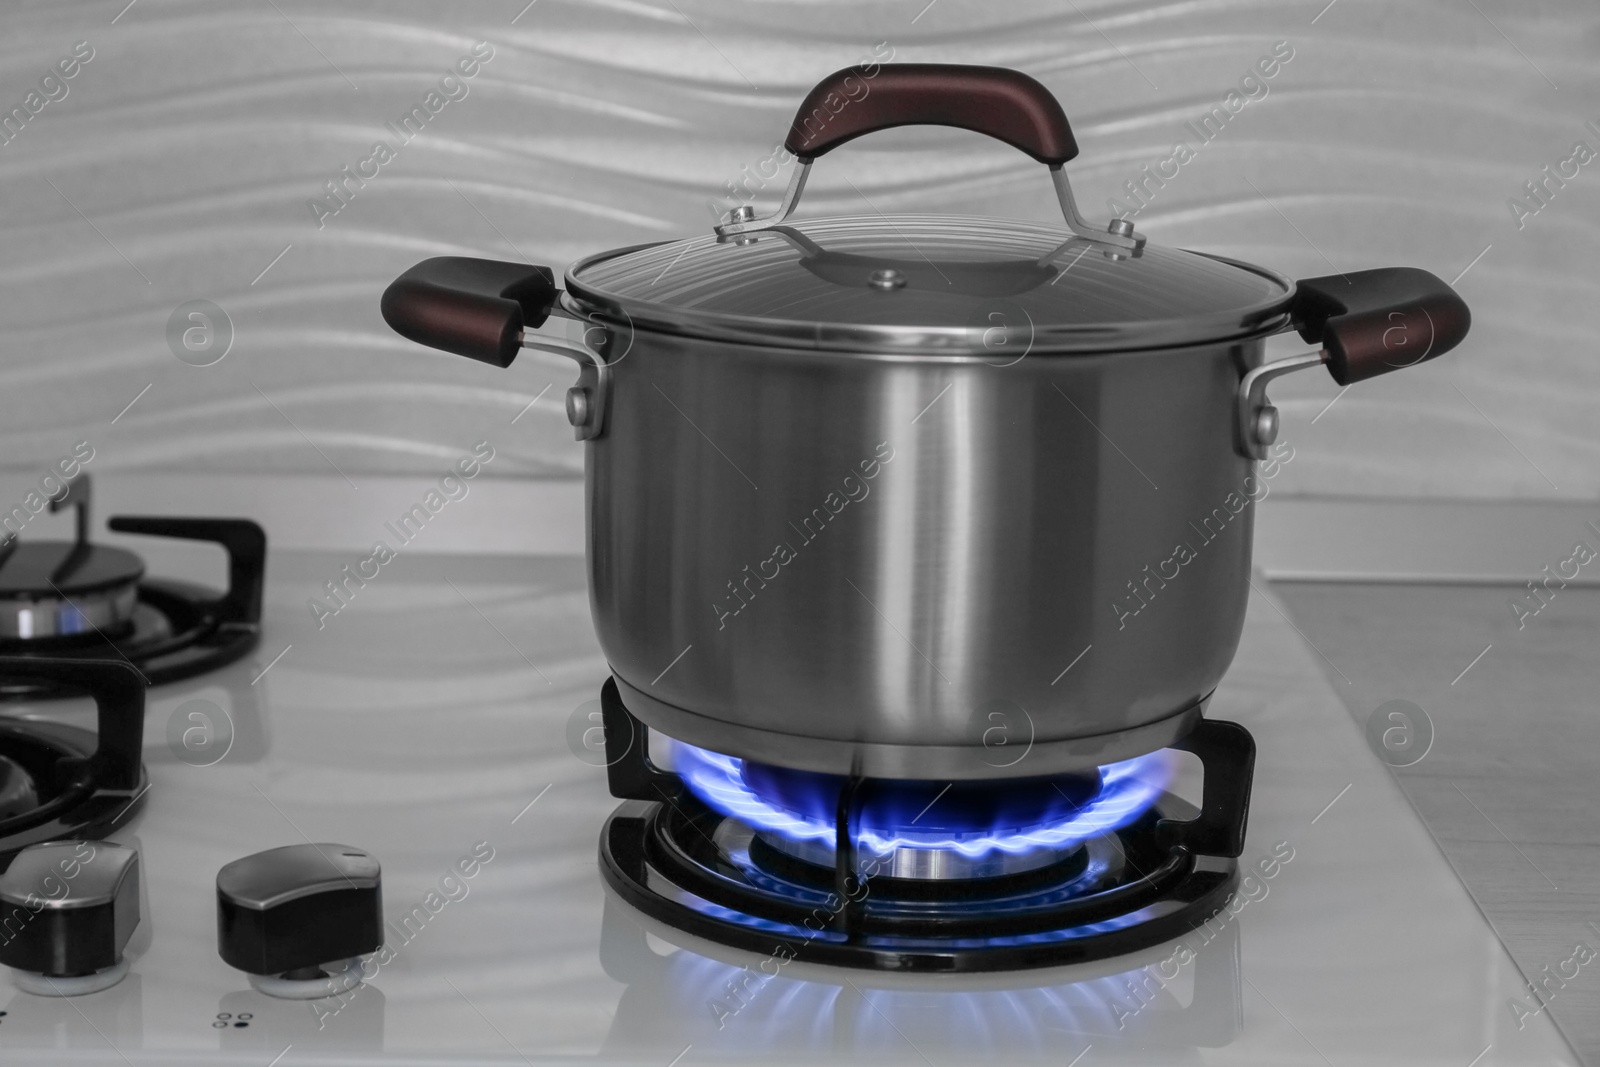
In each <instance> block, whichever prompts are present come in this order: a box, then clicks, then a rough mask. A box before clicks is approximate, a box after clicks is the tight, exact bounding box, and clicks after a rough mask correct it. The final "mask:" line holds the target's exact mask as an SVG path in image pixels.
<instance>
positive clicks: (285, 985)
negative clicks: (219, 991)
mask: <svg viewBox="0 0 1600 1067" xmlns="http://www.w3.org/2000/svg"><path fill="white" fill-rule="evenodd" d="M380 873H381V872H380V870H379V867H378V861H377V860H376V859H374V858H373V857H372V856H371V855H369V854H368V853H366V852H364V851H362V850H361V849H359V848H352V847H350V846H349V845H332V844H314V845H313V844H305V845H287V846H285V847H283V848H273V849H268V850H267V851H265V852H257V853H256V854H255V855H253V856H246V857H244V858H243V859H238V860H234V861H233V862H232V863H230V864H228V865H227V866H225V867H223V868H222V870H220V871H218V872H217V951H218V953H219V954H220V955H221V956H222V958H223V959H224V960H225V961H227V963H228V964H229V965H230V966H233V967H237V968H238V969H239V970H241V971H244V972H245V973H246V974H248V975H249V976H250V984H251V985H252V986H254V987H255V988H256V989H258V990H260V991H261V992H263V993H266V994H267V995H269V996H274V997H284V998H287V999H290V1000H314V999H316V998H318V997H326V996H332V995H334V994H336V993H343V992H346V991H348V990H350V989H353V988H354V987H355V986H357V985H359V984H360V983H361V974H360V971H361V967H360V963H361V961H360V957H361V956H362V955H364V954H366V953H369V952H376V951H377V950H378V949H379V948H381V947H382V946H383V900H382V888H381V884H380V881H381V879H380Z"/></svg>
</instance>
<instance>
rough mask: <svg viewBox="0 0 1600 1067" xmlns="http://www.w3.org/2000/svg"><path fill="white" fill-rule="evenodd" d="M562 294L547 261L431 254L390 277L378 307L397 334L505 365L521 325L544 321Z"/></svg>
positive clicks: (517, 344)
mask: <svg viewBox="0 0 1600 1067" xmlns="http://www.w3.org/2000/svg"><path fill="white" fill-rule="evenodd" d="M560 295H561V291H560V290H559V289H557V288H556V283H555V276H554V274H553V273H552V272H551V270H550V268H549V267H536V266H532V265H530V264H527V263H501V262H498V261H496V260H492V259H470V258H468V257H465V256H436V257H434V258H433V259H425V260H423V261H422V262H421V263H418V264H417V265H416V266H414V267H412V268H411V269H410V270H408V271H406V272H405V273H404V274H402V275H400V277H398V278H396V279H395V280H394V282H393V283H392V284H390V286H389V288H388V289H386V290H384V293H383V302H382V305H381V307H382V311H383V320H384V321H385V322H387V323H388V324H389V325H390V326H391V327H392V328H393V329H394V331H395V332H396V333H398V334H399V335H400V336H401V337H405V338H407V339H408V340H412V341H416V342H417V343H418V344H424V345H427V346H428V347H430V348H438V349H442V350H443V351H445V352H454V353H455V354H456V355H458V356H466V357H467V358H469V359H476V360H480V361H482V362H484V363H489V364H492V365H494V366H496V367H509V366H510V365H511V361H512V360H513V359H515V358H516V357H517V350H518V349H519V348H521V347H522V335H523V331H525V330H532V329H537V328H538V327H539V326H541V325H543V324H544V320H545V319H547V318H548V317H549V316H550V312H551V309H552V308H553V307H554V305H555V302H556V300H557V299H559V297H560Z"/></svg>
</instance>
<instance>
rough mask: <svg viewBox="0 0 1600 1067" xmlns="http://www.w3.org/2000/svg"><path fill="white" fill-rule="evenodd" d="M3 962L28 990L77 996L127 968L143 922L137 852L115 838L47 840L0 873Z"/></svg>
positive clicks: (25, 851)
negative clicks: (136, 932)
mask: <svg viewBox="0 0 1600 1067" xmlns="http://www.w3.org/2000/svg"><path fill="white" fill-rule="evenodd" d="M0 911H3V915H4V921H3V924H0V964H4V965H5V966H7V967H10V968H12V981H13V982H15V983H16V986H17V988H18V989H21V990H22V991H24V992H26V993H36V994H38V995H40V996H46V997H72V996H78V995H80V994H83V993H96V992H99V991H100V990H102V989H109V988H111V987H112V986H114V985H116V984H117V983H118V982H120V981H122V979H123V976H124V975H126V974H127V973H128V961H127V960H126V959H124V958H123V955H122V950H123V949H124V948H126V947H127V945H128V938H130V937H132V936H133V929H134V927H136V926H138V925H139V852H138V850H137V849H132V848H129V847H128V846H126V845H118V844H114V843H112V842H110V841H47V842H44V843H42V844H37V845H29V846H28V847H27V848H25V849H23V850H22V851H20V852H18V853H17V855H16V857H15V858H14V859H13V860H12V861H11V866H10V867H8V868H7V869H6V872H5V874H3V875H0Z"/></svg>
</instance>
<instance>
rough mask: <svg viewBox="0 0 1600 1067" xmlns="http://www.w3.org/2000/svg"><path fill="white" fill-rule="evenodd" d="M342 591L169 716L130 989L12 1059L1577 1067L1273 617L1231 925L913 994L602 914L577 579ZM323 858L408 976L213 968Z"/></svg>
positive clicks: (1255, 709) (593, 684)
mask: <svg viewBox="0 0 1600 1067" xmlns="http://www.w3.org/2000/svg"><path fill="white" fill-rule="evenodd" d="M352 558H353V557H352ZM347 562H350V560H347V559H344V558H340V557H335V556H332V555H309V554H292V553H279V554H277V555H275V556H273V557H272V558H271V560H270V562H269V566H268V578H269V587H268V606H267V615H266V628H265V637H264V639H263V641H262V645H261V648H260V650H259V651H258V653H257V654H256V655H255V656H254V657H252V658H251V659H250V660H249V661H247V662H244V663H240V664H236V665H234V666H233V667H231V668H229V669H227V670H225V671H223V672H221V673H220V674H219V675H216V676H213V677H210V678H203V679H197V680H194V681H192V682H186V683H179V684H177V685H174V686H168V687H164V688H162V689H158V690H154V691H152V694H151V696H152V699H151V702H150V707H149V711H148V716H147V723H146V729H145V753H146V760H147V762H148V765H149V771H150V778H151V782H152V785H151V789H150V791H149V794H148V796H147V797H146V806H145V809H144V811H143V813H142V814H141V815H139V816H138V817H137V818H136V819H135V820H134V821H133V823H132V825H131V826H130V827H128V828H126V829H125V830H123V831H121V832H119V833H118V834H116V835H114V836H115V838H116V839H117V840H119V841H122V842H124V843H126V844H129V845H133V846H135V847H137V848H139V849H140V851H141V853H142V859H143V877H144V882H143V892H144V895H145V900H144V903H143V916H144V918H143V922H142V924H141V926H140V927H139V929H138V931H137V932H136V933H135V935H134V938H133V941H132V943H131V944H130V946H129V952H128V955H129V958H130V960H131V965H132V966H131V973H130V974H129V976H128V978H126V979H125V980H124V981H123V982H122V983H121V984H120V985H118V986H116V987H115V988H113V989H111V990H108V991H105V992H101V993H96V994H92V995H89V996H84V997H78V998H73V999H70V1000H50V999H41V998H39V997H35V996H31V995H28V994H25V993H22V992H19V991H16V990H15V989H14V988H13V987H12V986H11V985H10V982H9V979H8V978H0V1011H4V1013H5V1014H4V1015H3V1016H0V1063H4V1064H7V1065H9V1064H20V1063H34V1062H40V1063H45V1062H61V1063H72V1064H146V1063H149V1064H157V1063H159V1064H186V1063H205V1064H218V1063H227V1064H232V1063H239V1064H252V1065H255V1067H268V1065H269V1064H275V1065H277V1067H299V1065H307V1064H356V1063H370V1062H386V1063H387V1062H395V1063H439V1062H450V1063H525V1062H526V1063H538V1064H544V1063H589V1062H602V1063H640V1064H653V1065H656V1067H667V1065H669V1064H678V1065H682V1067H690V1065H693V1064H696V1063H711V1062H736V1063H762V1064H780V1063H854V1062H861V1063H873V1064H885V1063H974V1062H981V1061H989V1062H1008V1061H1019V1062H1021V1061H1030V1060H1039V1061H1043V1062H1049V1063H1052V1064H1056V1065H1069V1064H1071V1065H1081V1067H1093V1065H1095V1064H1102V1063H1112V1062H1126V1063H1169V1062H1183V1063H1197V1064H1210V1063H1219V1064H1220V1063H1227V1064H1240V1063H1259V1064H1273V1065H1284V1064H1299V1063H1306V1064H1319V1065H1324V1067H1328V1065H1336V1067H1344V1065H1346V1064H1369V1063H1407V1064H1439V1065H1445V1067H1469V1065H1471V1067H1490V1065H1496V1064H1551V1063H1575V1062H1576V1060H1575V1059H1574V1057H1573V1055H1572V1053H1571V1052H1570V1051H1569V1050H1568V1048H1567V1046H1566V1044H1565V1043H1564V1041H1563V1040H1562V1038H1561V1036H1560V1035H1559V1033H1558V1032H1557V1031H1556V1029H1555V1027H1554V1026H1553V1024H1552V1023H1551V1022H1550V1020H1549V1018H1548V1016H1546V1015H1543V1014H1532V1015H1530V1014H1524V1015H1523V1017H1522V1018H1521V1019H1520V1020H1519V1018H1518V1015H1517V1013H1516V1012H1515V1011H1513V1010H1512V1008H1511V1004H1512V1003H1514V1002H1525V1001H1526V999H1527V995H1526V990H1525V989H1524V988H1523V981H1522V978H1521V976H1520V975H1519V973H1518V972H1517V970H1516V968H1515V967H1514V966H1513V965H1512V962H1511V960H1510V958H1509V957H1508V956H1507V954H1506V953H1505V951H1504V950H1503V949H1502V948H1501V946H1500V944H1499V942H1498V941H1497V940H1496V938H1495V936H1494V935H1493V933H1492V932H1491V931H1490V929H1489V927H1488V926H1487V924H1486V923H1485V922H1484V920H1483V918H1482V917H1481V916H1480V915H1479V913H1478V911H1477V909H1476V908H1475V907H1474V905H1473V903H1472V901H1471V899H1470V898H1469V897H1468V896H1467V894H1466V892H1465V891H1464V890H1463V889H1462V887H1461V886H1460V884H1459V883H1458V882H1457V880H1456V878H1455V876H1454V875H1453V874H1452V872H1451V870H1450V867H1449V866H1448V864H1447V863H1446V862H1445V860H1444V858H1443V856H1442V855H1441V853H1440V852H1439V850H1438V849H1437V848H1436V847H1435V845H1434V843H1433V842H1432V840H1431V839H1430V838H1429V836H1428V834H1427V832H1426V831H1425V830H1424V828H1423V827H1422V825H1421V823H1420V822H1419V821H1418V820H1417V818H1416V817H1415V816H1414V815H1413V813H1412V812H1411V810H1410V808H1409V807H1408V806H1407V804H1406V802H1405V800H1404V799H1403V798H1402V796H1401V794H1400V792H1399V790H1398V789H1397V788H1396V786H1395V785H1394V783H1393V782H1392V780H1391V778H1390V776H1389V772H1388V771H1387V769H1386V768H1385V767H1384V766H1383V765H1382V764H1381V763H1380V762H1379V760H1378V759H1377V758H1376V757H1375V756H1374V755H1373V754H1372V753H1371V752H1370V751H1369V750H1368V749H1367V747H1366V743H1365V740H1364V738H1363V736H1362V734H1361V731H1360V730H1359V728H1358V727H1357V726H1356V725H1355V724H1354V723H1353V722H1352V721H1351V720H1350V718H1349V716H1348V714H1347V713H1346V711H1345V710H1344V708H1343V707H1342V706H1341V704H1340V703H1339V701H1338V700H1337V699H1336V697H1335V696H1334V694H1333V693H1331V692H1330V691H1329V689H1328V683H1327V682H1326V681H1324V679H1323V676H1322V673H1321V672H1320V671H1319V670H1318V669H1317V667H1316V663H1315V661H1314V658H1313V656H1314V654H1313V653H1312V652H1311V651H1310V650H1308V649H1307V648H1306V647H1305V645H1304V643H1303V642H1302V641H1301V639H1300V638H1299V637H1298V636H1297V635H1296V634H1295V632H1294V631H1293V629H1291V628H1290V627H1289V626H1288V625H1287V624H1286V622H1285V621H1284V619H1283V618H1282V617H1281V616H1280V615H1279V614H1278V613H1277V612H1275V611H1274V610H1273V609H1272V608H1271V607H1270V606H1269V605H1268V604H1267V603H1266V602H1264V601H1263V600H1262V599H1261V598H1260V597H1259V596H1253V597H1252V600H1251V604H1250V615H1249V620H1248V622H1247V625H1246V628H1245V634H1244V640H1243V643H1242V645H1241V647H1240V650H1239V655H1238V658H1237V660H1236V661H1235V664H1234V667H1233V669H1232V671H1231V672H1230V674H1229V675H1228V678H1227V680H1226V681H1225V682H1224V684H1223V686H1222V688H1221V689H1220V690H1219V691H1218V693H1217V695H1216V697H1215V699H1214V700H1213V702H1212V705H1211V709H1210V714H1211V715H1212V716H1213V717H1216V718H1223V719H1231V720H1234V721H1237V722H1240V723H1242V724H1244V725H1245V726H1246V727H1248V728H1249V730H1250V731H1251V732H1252V733H1253V734H1254V735H1255V739H1256V743H1257V745H1258V755H1257V762H1256V779H1255V794H1254V799H1253V802H1252V805H1251V812H1250V828H1249V836H1248V841H1247V844H1246V849H1245V855H1244V858H1243V860H1242V861H1241V862H1243V863H1246V864H1248V865H1249V866H1250V867H1251V868H1253V869H1254V870H1255V871H1256V876H1255V878H1254V879H1252V880H1251V881H1250V882H1248V883H1247V884H1246V891H1245V892H1243V893H1241V895H1240V897H1239V898H1238V899H1237V900H1236V902H1235V904H1234V905H1233V906H1232V908H1231V909H1230V911H1229V912H1225V913H1224V914H1223V916H1221V917H1219V918H1218V919H1217V920H1214V921H1213V923H1212V924H1211V926H1210V928H1209V929H1207V930H1206V931H1203V932H1199V931H1197V932H1195V933H1192V934H1190V935H1189V936H1187V937H1185V938H1183V939H1181V944H1180V942H1173V943H1169V944H1168V945H1164V946H1160V947H1157V948H1155V949H1152V950H1149V951H1146V952H1143V953H1140V954H1138V955H1136V956H1128V957H1122V958H1119V959H1116V960H1112V961H1107V962H1102V963H1098V964H1092V965H1085V966H1077V967H1067V968H1056V969H1050V970H1036V971H1022V972H1015V973H1008V974H999V975H985V976H978V977H963V976H931V977H921V978H903V977H902V978H895V977H885V976H882V975H877V974H872V973H868V972H861V971H853V970H850V971H847V970H837V969H828V968H819V967H807V966H803V965H801V964H794V963H791V964H788V965H787V966H784V967H781V968H777V967H774V966H772V964H771V963H770V961H766V960H764V959H763V957H761V956H757V955H748V954H742V953H738V952H734V951H731V950H725V949H720V948H717V947H715V946H710V945H706V944H704V943H699V942H695V941H694V940H693V939H690V938H687V937H684V936H682V935H679V934H676V933H675V932H673V931H671V930H668V929H665V928H662V927H659V926H657V925H654V924H651V923H648V922H646V921H644V920H642V919H641V918H640V917H639V916H637V914H636V913H634V912H632V911H631V910H630V909H629V908H628V907H627V906H626V905H624V904H622V903H620V902H619V901H617V900H616V899H614V898H612V897H611V896H610V895H609V894H608V892H607V890H606V889H605V888H604V887H603V886H602V883H601V879H600V875H599V872H598V869H597V864H596V848H597V841H598V837H599V833H600V827H601V824H602V822H603V821H604V819H605V817H606V815H607V814H608V813H609V812H611V811H612V810H613V809H614V808H615V807H616V806H617V803H618V802H617V801H615V800H613V799H612V798H611V797H610V796H609V794H608V793H607V792H606V786H605V772H604V770H603V769H602V768H600V767H598V766H594V765H593V764H594V763H596V762H598V761H597V760H595V759H594V758H593V757H592V756H590V757H589V758H588V760H587V761H586V760H585V759H584V758H581V757H580V756H579V755H578V754H577V753H579V752H583V751H584V750H583V748H582V745H581V743H579V742H572V741H570V740H569V738H570V737H571V736H573V734H574V732H575V733H576V735H577V736H579V737H580V738H581V733H582V729H583V728H584V726H586V725H588V720H587V718H586V716H587V713H588V711H589V710H592V709H594V708H597V707H598V704H597V703H594V702H595V701H597V699H598V695H599V688H600V685H601V683H602V681H603V680H604V679H605V677H606V667H605V663H604V660H603V659H602V657H601V655H600V653H599V650H598V648H597V646H596V644H595V642H594V638H593V635H592V632H591V629H590V625H589V617H588V597H587V593H586V591H585V587H584V577H583V566H582V561H581V560H575V559H543V560H538V559H522V560H514V561H506V560H500V561H488V560H484V559H481V558H479V559H469V558H454V557H432V558H426V557H410V558H401V559H398V560H396V561H394V562H393V563H391V564H389V565H387V566H385V567H384V568H383V569H382V571H381V574H380V576H379V577H378V578H376V579H374V580H373V581H371V582H369V583H368V584H367V585H366V586H365V587H364V588H362V589H360V590H359V591H358V592H357V594H356V595H355V596H354V597H353V598H351V600H350V603H349V605H348V606H347V607H345V608H344V609H342V610H341V611H340V612H339V613H338V614H337V615H335V616H332V617H325V618H324V619H323V620H322V623H323V625H322V628H321V629H320V630H319V629H318V626H317V622H316V620H315V619H314V618H313V616H312V613H311V612H310V610H309V609H308V607H307V604H306V601H307V598H308V597H310V596H312V595H313V594H315V593H317V592H318V591H319V590H320V589H321V588H322V585H323V582H324V581H327V580H330V579H334V578H336V577H338V570H339V567H340V565H341V564H344V563H347ZM1258 584H1260V583H1258ZM286 648H287V651H285V649H286ZM280 654H281V655H280ZM0 713H3V714H10V715H27V716H40V717H62V718H67V719H70V720H72V721H76V722H80V723H82V724H85V725H90V724H91V717H90V716H89V715H88V714H87V711H86V709H85V707H84V704H83V702H81V701H74V702H66V703H59V704H46V703H41V704H34V705H27V706H13V707H11V708H8V709H0ZM196 713H198V714H201V715H203V716H205V717H206V718H205V720H204V721H202V720H200V719H196V718H194V715H195V714H196ZM208 723H209V724H210V725H209V726H207V725H206V724H208ZM195 726H200V727H202V733H201V734H191V735H190V736H189V742H190V745H189V747H188V748H185V746H184V743H183V736H184V731H185V730H186V729H189V728H191V727H195ZM207 729H209V730H211V731H212V733H210V734H206V733H204V731H205V730H207ZM208 737H209V738H211V740H212V742H213V743H212V744H211V747H209V748H207V745H206V744H205V743H203V742H205V741H206V739H207V738H208ZM180 753H181V754H182V757H181V758H180V755H179V754H180ZM219 756H220V758H218V757H219ZM212 761H214V762H212ZM206 764H208V765H206ZM306 840H313V841H332V842H340V843H344V844H350V845H355V846H358V847H360V848H363V849H366V850H368V851H370V852H371V853H372V854H373V855H374V856H376V857H377V858H378V860H379V861H380V862H381V863H382V865H383V900H384V912H385V915H386V917H387V918H388V920H389V931H390V938H389V947H390V948H391V949H392V950H394V951H393V959H392V961H391V962H390V963H388V964H387V965H386V966H384V967H383V968H381V970H380V972H379V974H378V976H377V977H376V978H375V979H374V980H373V981H372V982H371V983H370V984H369V985H367V986H364V987H362V988H361V989H360V990H359V991H358V992H356V993H355V994H353V995H352V996H350V997H348V998H347V1000H346V1001H345V1002H343V1003H340V1002H336V1001H322V1002H312V1003H309V1004H308V1003H303V1002H290V1001H277V1000H273V999H270V998H268V997H266V996H264V995H262V994H260V993H257V992H255V991H254V990H252V989H251V988H250V986H249V984H248V982H247V981H246V979H245V976H244V975H243V974H241V973H239V972H237V971H234V970H232V969H231V968H229V967H228V966H227V965H226V964H225V963H223V961H222V960H221V959H220V958H219V957H218V955H217V948H216V945H217V935H216V901H215V888H214V880H215V877H216V872H217V869H218V868H219V867H221V866H222V865H223V864H225V863H227V862H229V861H230V860H233V859H237V858H239V857H241V856H244V855H247V854H249V853H253V852H257V851H260V850H262V849H266V848H271V847H275V846H278V845H289V844H296V843H300V842H304V841H306ZM465 857H473V858H475V859H476V860H477V861H478V862H477V863H476V871H475V873H474V875H473V876H472V877H471V878H465V879H463V878H456V879H448V878H446V877H445V876H446V875H447V873H448V872H450V871H451V869H452V868H454V867H455V866H456V865H457V862H458V861H459V860H461V859H463V858H465ZM468 866H469V867H470V866H473V865H472V864H469V865H468ZM1263 872H1270V877H1268V876H1265V875H1264V874H1263ZM1556 962H1559V961H1552V963H1556ZM764 963H766V964H767V966H766V967H765V968H763V964H764ZM773 971H776V972H777V973H776V974H775V975H774V974H772V973H771V972H773Z"/></svg>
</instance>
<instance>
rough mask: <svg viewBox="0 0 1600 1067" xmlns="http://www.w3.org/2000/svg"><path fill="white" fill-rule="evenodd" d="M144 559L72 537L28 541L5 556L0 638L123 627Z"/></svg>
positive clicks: (0, 574)
mask: <svg viewBox="0 0 1600 1067" xmlns="http://www.w3.org/2000/svg"><path fill="white" fill-rule="evenodd" d="M143 576H144V561H143V560H141V559H140V558H139V557H138V556H136V555H134V554H133V553H132V552H128V551H125V550H124V549H120V548H110V547H107V546H105V545H91V544H88V543H82V542H80V543H74V542H71V541H25V542H22V543H20V544H15V545H13V546H12V549H11V551H10V553H9V554H6V555H4V558H3V559H0V638H23V639H28V638H42V637H64V636H69V635H72V634H80V633H87V632H91V631H95V630H98V631H101V632H105V631H108V630H115V629H119V628H122V627H124V626H125V625H126V624H127V622H128V620H129V619H130V618H131V617H132V615H133V608H134V603H135V601H136V600H137V597H138V584H139V579H140V578H142V577H143Z"/></svg>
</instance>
